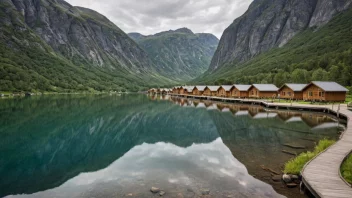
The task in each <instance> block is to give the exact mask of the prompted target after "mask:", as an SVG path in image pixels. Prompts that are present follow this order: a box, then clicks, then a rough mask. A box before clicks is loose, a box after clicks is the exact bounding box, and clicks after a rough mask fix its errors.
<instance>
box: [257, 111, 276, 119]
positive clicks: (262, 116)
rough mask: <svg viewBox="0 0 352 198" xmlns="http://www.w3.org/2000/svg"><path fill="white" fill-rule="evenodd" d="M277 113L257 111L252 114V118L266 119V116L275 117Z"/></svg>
mask: <svg viewBox="0 0 352 198" xmlns="http://www.w3.org/2000/svg"><path fill="white" fill-rule="evenodd" d="M276 116H277V113H275V112H262V113H257V114H255V115H254V116H253V119H267V118H275V117H276Z"/></svg>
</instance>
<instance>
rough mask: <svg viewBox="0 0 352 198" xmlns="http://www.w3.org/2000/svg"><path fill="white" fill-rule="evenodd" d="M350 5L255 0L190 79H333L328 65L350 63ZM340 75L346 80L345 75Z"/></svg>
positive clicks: (325, 0)
mask: <svg viewBox="0 0 352 198" xmlns="http://www.w3.org/2000/svg"><path fill="white" fill-rule="evenodd" d="M351 7H352V0H341V1H334V0H309V1H308V0H304V1H302V0H255V1H253V3H252V4H251V5H250V6H249V8H248V10H247V12H246V13H245V14H244V15H242V16H241V17H239V18H238V19H236V20H235V21H234V22H233V23H232V24H231V25H230V26H229V27H228V28H227V29H226V30H225V31H224V33H223V35H222V37H221V39H220V42H219V46H218V48H217V50H216V52H215V54H214V57H213V59H212V61H211V64H210V67H209V70H208V71H207V72H206V73H205V74H204V75H202V76H201V77H200V78H199V79H197V80H196V81H198V82H209V83H210V82H215V81H218V83H221V82H224V81H225V82H226V81H228V83H229V82H243V83H244V82H246V83H250V82H274V83H276V84H278V85H280V83H282V82H280V80H279V79H280V78H281V79H284V80H286V81H292V82H293V81H297V82H307V81H309V80H311V79H310V77H311V78H316V79H318V80H327V79H329V78H335V79H333V80H336V75H335V77H332V76H333V75H330V74H329V72H330V71H331V70H332V69H333V68H332V67H333V66H336V67H338V68H339V69H344V68H345V69H348V68H349V67H351V60H350V58H349V57H351V47H352V38H351V35H352V34H351V25H352V24H351ZM339 64H340V65H339ZM296 69H301V70H297V71H296V73H295V74H297V75H293V72H294V70H296ZM335 70H336V68H335ZM314 72H315V75H313V74H314ZM349 73H350V72H348V75H350V74H349ZM346 75H347V74H346ZM302 76H306V77H304V78H303V77H302ZM300 77H302V78H300ZM341 78H342V77H341ZM344 78H347V80H345V82H342V83H343V84H345V85H350V82H349V81H350V79H351V77H350V76H349V77H344Z"/></svg>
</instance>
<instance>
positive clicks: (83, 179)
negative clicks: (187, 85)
mask: <svg viewBox="0 0 352 198" xmlns="http://www.w3.org/2000/svg"><path fill="white" fill-rule="evenodd" d="M340 130H341V129H340V128H339V127H338V124H337V123H336V121H334V120H333V119H332V118H331V117H329V116H327V115H323V114H311V113H302V112H285V111H278V112H266V111H265V110H264V109H262V108H261V107H255V106H240V105H234V104H221V103H212V102H209V101H205V102H203V101H202V102H201V101H192V100H185V99H180V98H169V97H165V98H160V97H153V98H150V97H147V96H145V95H138V94H135V95H122V96H116V95H112V96H109V95H99V96H91V95H68V96H41V97H39V96H38V97H31V98H21V99H13V100H12V99H11V100H0V197H7V196H8V197H58V198H61V197H124V196H127V195H128V194H130V193H132V195H133V196H134V197H153V195H152V193H150V192H149V189H150V188H151V187H152V186H156V187H159V188H161V189H162V190H164V191H165V192H166V195H164V197H177V196H179V197H180V193H181V194H182V195H183V197H198V196H199V195H201V191H202V189H209V190H210V196H211V197H281V196H282V195H280V194H284V195H285V196H301V195H299V191H298V189H295V190H288V189H286V188H284V187H283V186H282V184H281V183H273V182H272V181H271V173H270V172H267V171H265V170H263V169H262V167H263V166H264V167H268V168H271V169H273V170H275V171H278V172H280V171H281V170H282V166H283V164H284V162H285V161H287V160H288V159H290V158H291V157H292V156H290V155H288V154H285V153H283V152H282V150H288V151H290V152H296V153H299V152H303V151H305V150H311V149H312V148H313V147H314V145H315V142H317V141H318V140H320V139H322V138H325V137H328V138H331V139H336V138H337V137H338V133H339V131H340ZM285 144H294V145H300V146H304V147H306V149H292V148H290V147H287V146H285ZM269 184H271V185H272V186H273V187H274V188H275V189H274V188H273V187H272V186H271V185H269ZM157 196H158V195H155V197H157Z"/></svg>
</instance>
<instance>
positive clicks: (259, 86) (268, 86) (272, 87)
mask: <svg viewBox="0 0 352 198" xmlns="http://www.w3.org/2000/svg"><path fill="white" fill-rule="evenodd" d="M252 86H253V87H255V88H257V89H258V90H259V91H277V90H279V88H277V87H276V86H275V85H273V84H253V85H252Z"/></svg>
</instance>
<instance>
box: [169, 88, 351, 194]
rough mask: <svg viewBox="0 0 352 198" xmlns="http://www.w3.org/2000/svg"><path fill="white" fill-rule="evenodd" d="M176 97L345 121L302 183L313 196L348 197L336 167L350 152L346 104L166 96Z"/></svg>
mask: <svg viewBox="0 0 352 198" xmlns="http://www.w3.org/2000/svg"><path fill="white" fill-rule="evenodd" d="M170 95H173V96H178V97H186V98H195V99H200V100H213V101H222V102H229V103H242V104H250V105H261V106H263V107H265V108H267V109H285V110H286V109H287V110H298V111H314V112H322V113H326V114H331V115H333V116H336V117H337V118H338V119H343V120H346V121H347V127H346V130H345V131H344V132H343V134H342V135H341V138H340V139H339V140H338V141H337V142H336V143H335V144H334V145H332V146H330V147H329V148H328V149H326V150H325V151H324V152H322V153H320V154H319V155H318V156H316V157H315V158H314V159H312V160H311V161H309V162H308V163H307V164H306V165H305V166H304V168H303V170H302V172H301V173H302V182H303V183H304V185H305V186H306V187H307V188H308V189H309V191H310V192H311V193H312V194H313V195H314V196H315V197H322V198H323V197H324V198H325V197H328V198H330V197H331V198H352V187H351V185H350V184H348V183H347V182H346V181H345V180H344V179H343V178H342V176H341V173H340V167H341V164H342V163H343V161H344V160H345V159H346V157H347V156H348V155H349V154H350V153H351V152H352V122H349V121H350V120H351V119H352V112H351V111H349V110H348V109H347V105H345V104H343V105H339V106H338V105H335V108H336V110H334V106H333V105H319V106H317V105H301V104H280V103H268V102H265V101H260V100H250V99H235V98H221V97H214V96H196V95H180V94H170Z"/></svg>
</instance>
